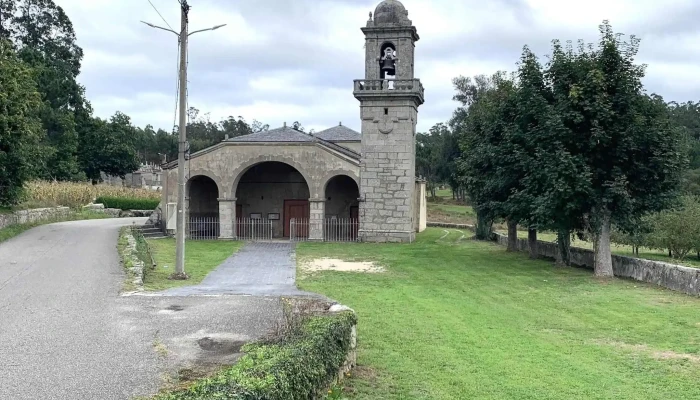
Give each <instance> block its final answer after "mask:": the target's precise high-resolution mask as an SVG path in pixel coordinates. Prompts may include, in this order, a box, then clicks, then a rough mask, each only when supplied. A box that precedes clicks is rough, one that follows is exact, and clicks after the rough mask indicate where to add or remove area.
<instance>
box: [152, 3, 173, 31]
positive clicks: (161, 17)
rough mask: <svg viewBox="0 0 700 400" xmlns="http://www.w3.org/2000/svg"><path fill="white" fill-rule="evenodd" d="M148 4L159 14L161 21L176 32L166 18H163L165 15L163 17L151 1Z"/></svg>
mask: <svg viewBox="0 0 700 400" xmlns="http://www.w3.org/2000/svg"><path fill="white" fill-rule="evenodd" d="M148 4H150V5H151V7H153V9H154V10H156V12H157V13H158V16H159V17H160V19H162V20H163V22H165V25H167V26H168V28H170V30H174V29H173V27H172V26H170V24H169V23H168V21H166V20H165V18H163V15H161V13H160V11H158V9H157V8H156V6H154V5H153V3H152V2H151V0H148Z"/></svg>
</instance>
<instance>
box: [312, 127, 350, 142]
mask: <svg viewBox="0 0 700 400" xmlns="http://www.w3.org/2000/svg"><path fill="white" fill-rule="evenodd" d="M314 136H316V137H317V138H320V139H323V140H327V141H329V142H359V141H360V140H362V138H361V136H360V133H359V132H356V131H354V130H352V129H350V128H348V127H346V126H343V125H338V126H334V127H332V128H329V129H326V130H325V131H321V132H316V133H314Z"/></svg>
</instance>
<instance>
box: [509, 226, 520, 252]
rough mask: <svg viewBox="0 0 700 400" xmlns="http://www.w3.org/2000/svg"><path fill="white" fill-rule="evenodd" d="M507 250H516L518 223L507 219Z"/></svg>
mask: <svg viewBox="0 0 700 400" xmlns="http://www.w3.org/2000/svg"><path fill="white" fill-rule="evenodd" d="M508 251H518V223H517V222H513V221H511V220H508Z"/></svg>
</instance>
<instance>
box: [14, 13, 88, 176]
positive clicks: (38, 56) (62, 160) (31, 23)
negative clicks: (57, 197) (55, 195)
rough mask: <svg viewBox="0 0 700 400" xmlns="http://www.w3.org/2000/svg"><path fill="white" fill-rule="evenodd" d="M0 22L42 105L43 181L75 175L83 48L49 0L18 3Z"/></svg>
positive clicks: (68, 24) (69, 25)
mask: <svg viewBox="0 0 700 400" xmlns="http://www.w3.org/2000/svg"><path fill="white" fill-rule="evenodd" d="M14 7H15V9H14V10H13V13H12V17H11V18H9V19H8V20H7V21H5V23H4V24H3V26H4V28H3V31H4V32H7V34H8V35H9V36H10V38H11V40H12V41H13V42H14V44H15V46H16V47H17V49H18V55H19V57H20V58H21V59H22V60H23V61H24V62H25V63H26V64H28V65H29V66H30V67H31V68H32V70H33V75H34V76H33V77H34V80H35V81H36V83H37V88H38V90H39V92H40V93H41V100H42V103H43V107H42V109H41V110H40V111H39V116H40V118H41V121H42V125H43V127H44V130H45V131H46V141H45V142H44V147H45V148H46V149H47V150H48V151H47V152H46V153H47V157H48V158H47V159H46V160H45V163H44V167H43V168H42V171H40V174H41V175H42V177H44V178H54V179H62V180H66V179H72V178H76V177H78V176H79V172H80V171H79V168H78V161H77V152H78V141H79V139H78V133H77V130H78V129H77V127H76V116H75V115H74V113H75V111H76V109H78V108H80V107H82V106H83V103H84V88H83V87H82V86H80V85H79V84H78V83H77V80H76V78H77V76H78V74H79V72H80V63H81V61H82V57H83V51H82V49H81V48H80V47H79V46H78V45H77V43H76V37H75V32H74V30H73V26H72V23H71V22H70V19H69V18H68V16H67V15H66V14H65V12H64V11H63V9H62V8H61V7H59V6H57V5H56V4H55V3H54V2H53V1H52V0H19V1H18V2H16V4H15V6H14Z"/></svg>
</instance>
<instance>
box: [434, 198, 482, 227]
mask: <svg viewBox="0 0 700 400" xmlns="http://www.w3.org/2000/svg"><path fill="white" fill-rule="evenodd" d="M428 221H430V222H447V223H452V224H474V223H476V213H475V212H474V209H473V208H471V207H470V206H467V205H462V204H449V203H435V202H430V201H429V202H428Z"/></svg>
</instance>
